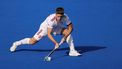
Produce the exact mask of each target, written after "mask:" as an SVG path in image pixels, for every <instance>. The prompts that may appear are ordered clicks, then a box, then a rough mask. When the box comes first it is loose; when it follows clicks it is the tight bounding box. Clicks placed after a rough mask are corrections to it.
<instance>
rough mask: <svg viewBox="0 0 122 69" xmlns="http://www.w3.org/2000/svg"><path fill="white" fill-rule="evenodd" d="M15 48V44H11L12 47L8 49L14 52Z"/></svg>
mask: <svg viewBox="0 0 122 69" xmlns="http://www.w3.org/2000/svg"><path fill="white" fill-rule="evenodd" d="M16 48H17V45H16V43H13V45H12V46H11V48H10V51H11V52H14V51H15V50H16Z"/></svg>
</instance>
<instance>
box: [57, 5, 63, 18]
mask: <svg viewBox="0 0 122 69" xmlns="http://www.w3.org/2000/svg"><path fill="white" fill-rule="evenodd" d="M56 14H59V15H62V16H63V15H64V8H63V7H58V8H56Z"/></svg>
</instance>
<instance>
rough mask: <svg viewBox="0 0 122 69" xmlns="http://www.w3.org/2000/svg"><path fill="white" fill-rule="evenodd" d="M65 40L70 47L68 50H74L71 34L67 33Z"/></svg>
mask: <svg viewBox="0 0 122 69" xmlns="http://www.w3.org/2000/svg"><path fill="white" fill-rule="evenodd" d="M66 42H67V43H68V45H69V47H70V51H74V50H75V48H74V43H73V38H72V36H71V35H69V36H68V37H67V39H66Z"/></svg>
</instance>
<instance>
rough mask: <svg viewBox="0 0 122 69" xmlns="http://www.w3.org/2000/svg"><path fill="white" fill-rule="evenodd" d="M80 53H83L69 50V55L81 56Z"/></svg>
mask: <svg viewBox="0 0 122 69" xmlns="http://www.w3.org/2000/svg"><path fill="white" fill-rule="evenodd" d="M80 55H81V54H80V53H79V52H78V51H76V50H73V51H70V52H69V56H80Z"/></svg>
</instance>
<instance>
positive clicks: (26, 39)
mask: <svg viewBox="0 0 122 69" xmlns="http://www.w3.org/2000/svg"><path fill="white" fill-rule="evenodd" d="M29 41H30V38H24V39H22V40H19V41H16V42H14V44H16V45H17V46H19V45H22V44H29Z"/></svg>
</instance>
